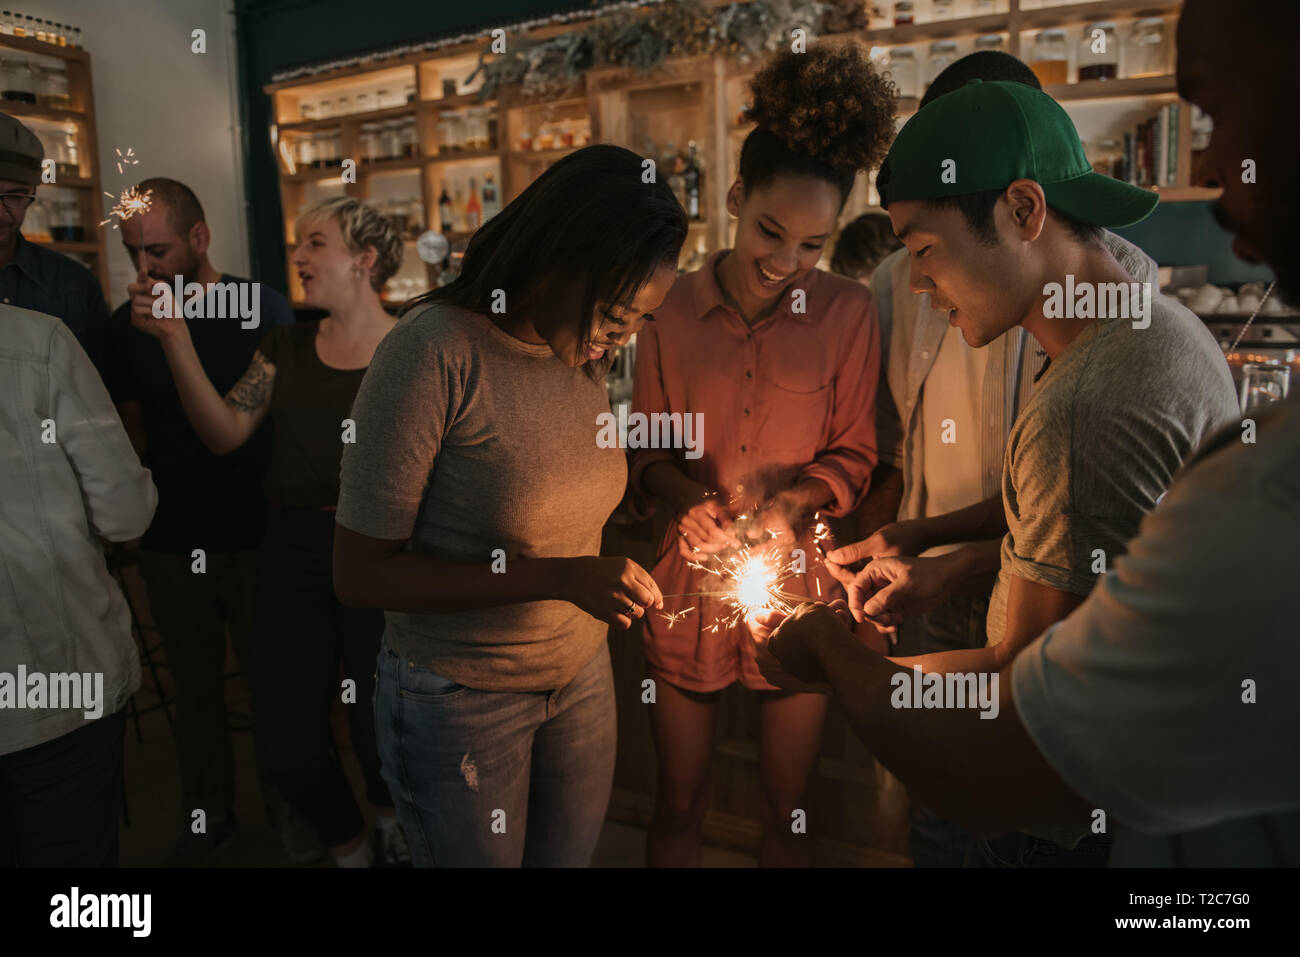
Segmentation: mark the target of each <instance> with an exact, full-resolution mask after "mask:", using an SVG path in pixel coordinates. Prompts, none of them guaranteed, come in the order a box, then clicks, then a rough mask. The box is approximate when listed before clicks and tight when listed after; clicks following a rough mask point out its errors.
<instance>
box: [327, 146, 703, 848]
mask: <svg viewBox="0 0 1300 957" xmlns="http://www.w3.org/2000/svg"><path fill="white" fill-rule="evenodd" d="M642 162H643V161H642V158H641V157H639V156H637V155H636V154H634V153H632V152H630V151H628V150H625V149H621V148H618V147H613V146H592V147H588V148H586V149H583V150H579V151H577V152H576V153H573V154H571V155H569V156H567V157H565V158H564V159H562V160H560V161H559V162H557V163H556V164H555V165H554V166H552V167H551V168H550V169H548V170H547V171H546V172H545V173H543V174H542V175H541V176H540V177H539V178H538V179H537V180H536V181H535V182H534V183H533V184H532V185H531V186H529V187H528V189H526V190H525V191H524V192H523V194H521V195H520V196H519V197H518V198H517V199H516V200H515V201H514V202H512V203H510V205H508V206H507V207H506V208H505V209H504V210H502V211H501V213H500V214H498V215H497V216H496V217H495V218H494V219H492V220H491V221H489V222H488V223H486V224H484V225H483V226H482V227H481V228H480V229H479V231H478V232H477V233H476V234H475V236H474V237H473V239H472V240H471V241H470V244H469V248H468V249H467V250H466V253H465V260H464V267H463V270H462V272H461V274H460V276H459V277H458V278H457V279H456V280H455V281H454V282H452V283H451V284H450V285H448V286H446V287H444V288H442V289H439V290H437V291H436V292H434V293H432V294H430V295H429V296H427V297H424V299H423V300H422V301H420V302H418V303H416V304H415V305H413V306H412V307H411V308H409V309H408V310H407V312H406V314H405V315H404V316H403V318H402V320H401V321H400V322H399V323H398V325H397V326H396V327H395V328H394V329H393V331H392V332H390V333H389V335H388V337H387V338H386V339H385V340H384V342H383V343H382V344H381V345H380V347H379V349H378V350H376V352H375V356H374V359H373V360H372V361H371V364H370V368H369V370H368V372H367V373H366V377H365V379H364V381H363V382H362V384H361V389H360V391H359V392H358V394H357V400H356V404H355V405H354V407H353V416H352V417H353V419H354V420H355V422H356V442H355V443H354V444H350V445H348V446H347V447H346V449H345V451H344V456H343V466H342V491H341V494H340V497H339V507H338V512H337V515H336V520H337V523H338V527H337V533H336V537H335V547H334V581H335V587H336V588H337V590H338V593H339V595H340V596H341V597H342V599H343V600H344V601H345V602H348V603H350V604H354V605H357V606H361V607H378V608H383V609H385V615H386V629H385V633H384V647H383V648H382V649H381V651H380V654H379V684H378V686H377V689H376V697H375V723H376V731H377V735H378V743H379V750H380V755H381V760H382V762H383V770H384V776H385V778H386V779H387V780H388V782H389V784H390V786H391V788H392V790H393V796H394V798H395V799H396V801H397V805H398V814H399V816H400V818H401V820H402V823H403V826H404V828H405V830H406V833H407V836H408V839H409V841H410V845H411V853H412V857H413V859H414V861H415V862H416V863H417V864H420V865H426V866H427V865H434V864H437V865H493V864H495V865H507V866H509V865H519V864H529V865H543V866H545V865H551V866H565V865H569V866H571V865H586V864H589V863H590V861H591V854H592V852H593V850H594V848H595V843H596V838H597V836H598V835H599V832H600V827H601V824H602V822H603V819H604V815H605V810H606V806H607V804H608V801H609V793H610V787H611V785H612V782H613V770H614V747H615V713H614V695H613V676H612V673H611V670H610V663H609V652H608V647H607V644H606V641H605V638H606V633H607V627H608V625H618V626H620V627H622V628H627V627H630V626H631V623H632V620H633V619H634V618H639V617H642V616H643V615H644V614H646V612H647V610H648V609H651V608H657V607H660V606H661V605H662V596H661V594H660V592H659V589H658V587H657V586H656V585H655V583H654V580H653V579H652V578H651V577H650V575H649V573H647V572H646V571H645V570H644V569H643V568H641V567H640V566H638V565H637V564H636V563H635V562H632V561H629V560H627V559H622V558H600V557H596V556H597V555H598V554H599V551H600V536H601V529H602V527H603V525H604V523H605V521H606V520H607V519H608V517H609V515H610V513H611V512H612V511H613V510H614V508H615V507H616V506H617V504H618V502H619V500H620V499H621V498H622V495H623V490H624V486H625V484H626V477H627V469H626V463H625V458H624V453H623V451H622V450H621V449H618V448H606V447H602V446H604V445H607V444H608V443H601V442H599V441H598V434H599V433H600V420H599V418H598V417H599V416H601V415H602V413H608V412H609V403H608V399H607V397H606V395H605V390H604V387H603V379H604V374H605V372H606V370H607V369H608V366H609V357H610V353H611V351H612V350H613V349H615V348H618V347H619V346H621V345H623V344H624V343H625V342H627V340H628V339H630V338H631V336H632V335H633V334H634V333H635V332H636V330H637V329H638V328H639V326H640V325H641V323H642V322H643V321H644V320H645V319H647V318H652V317H651V316H650V315H649V313H650V312H651V311H652V310H654V309H656V308H658V306H659V304H660V303H661V302H662V301H663V298H664V296H665V295H666V294H667V292H668V289H669V288H670V287H671V285H672V283H673V280H674V279H675V278H676V263H677V256H678V253H679V251H680V249H681V246H682V243H683V241H684V240H685V237H686V217H685V214H684V213H683V211H682V209H681V206H680V205H679V204H678V202H677V200H676V199H675V198H674V196H673V194H672V192H671V190H669V189H668V187H667V186H666V185H665V184H663V183H659V182H651V183H645V182H643V180H642V174H643V169H642Z"/></svg>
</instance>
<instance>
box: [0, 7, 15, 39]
mask: <svg viewBox="0 0 1300 957" xmlns="http://www.w3.org/2000/svg"><path fill="white" fill-rule="evenodd" d="M13 35H14V15H13V14H12V13H10V12H9V11H8V10H0V36H6V37H11V36H13Z"/></svg>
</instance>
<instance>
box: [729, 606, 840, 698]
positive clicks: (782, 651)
mask: <svg viewBox="0 0 1300 957" xmlns="http://www.w3.org/2000/svg"><path fill="white" fill-rule="evenodd" d="M848 618H849V616H848V608H847V606H846V605H845V604H844V602H843V600H841V599H838V598H837V599H836V600H835V601H833V602H831V603H830V604H829V605H823V604H821V603H819V602H805V603H804V604H802V605H800V606H799V607H798V608H796V609H795V610H794V612H793V613H792V614H791V615H789V616H788V617H786V616H783V615H782V614H781V613H780V612H776V611H765V612H759V613H758V614H756V615H752V616H750V617H749V618H748V619H746V624H748V625H749V630H750V633H751V634H753V636H754V654H755V657H756V659H757V660H758V667H759V670H760V671H762V672H763V677H764V678H766V679H767V680H768V681H769V682H771V683H772V684H774V685H776V686H777V687H778V688H784V689H785V690H787V691H799V692H804V693H811V694H829V693H830V683H829V679H828V678H827V677H826V674H825V672H824V671H823V670H822V666H821V662H820V661H819V660H818V658H817V655H816V653H815V652H814V651H813V644H814V642H815V641H817V640H818V638H819V637H820V635H822V634H831V635H841V636H846V637H848V638H850V639H852V637H853V636H852V634H851V633H850V632H849V631H848V630H847V629H848V624H847V622H848Z"/></svg>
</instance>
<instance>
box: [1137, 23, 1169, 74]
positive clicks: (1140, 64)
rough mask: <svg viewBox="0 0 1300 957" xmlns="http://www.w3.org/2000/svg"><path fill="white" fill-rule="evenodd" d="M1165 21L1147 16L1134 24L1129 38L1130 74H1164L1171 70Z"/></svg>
mask: <svg viewBox="0 0 1300 957" xmlns="http://www.w3.org/2000/svg"><path fill="white" fill-rule="evenodd" d="M1167 47H1168V44H1166V43H1165V21H1164V20H1163V19H1161V18H1160V17H1146V18H1144V19H1142V20H1139V21H1138V22H1137V23H1135V24H1133V32H1132V33H1130V34H1129V38H1128V75H1129V76H1130V77H1139V76H1164V75H1165V74H1166V73H1168V72H1169V62H1168V49H1167Z"/></svg>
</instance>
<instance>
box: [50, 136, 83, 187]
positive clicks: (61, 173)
mask: <svg viewBox="0 0 1300 957" xmlns="http://www.w3.org/2000/svg"><path fill="white" fill-rule="evenodd" d="M55 136H56V139H55V150H54V152H55V162H54V172H55V175H57V176H58V177H59V178H61V179H68V178H72V177H77V176H80V175H81V149H80V147H79V146H78V144H77V130H76V128H75V127H69V128H67V129H64V130H62V131H60V132H59V133H56V134H55Z"/></svg>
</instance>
